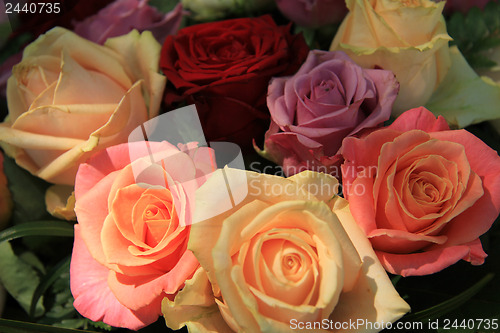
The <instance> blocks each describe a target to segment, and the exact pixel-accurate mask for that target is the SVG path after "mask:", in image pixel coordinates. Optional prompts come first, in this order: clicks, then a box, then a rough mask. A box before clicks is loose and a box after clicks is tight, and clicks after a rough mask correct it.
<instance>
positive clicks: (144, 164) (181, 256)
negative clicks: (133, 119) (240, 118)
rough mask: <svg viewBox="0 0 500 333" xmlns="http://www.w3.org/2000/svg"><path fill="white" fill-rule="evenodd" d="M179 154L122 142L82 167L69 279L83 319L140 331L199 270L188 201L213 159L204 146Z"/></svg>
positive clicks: (184, 148) (166, 148)
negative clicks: (193, 250)
mask: <svg viewBox="0 0 500 333" xmlns="http://www.w3.org/2000/svg"><path fill="white" fill-rule="evenodd" d="M181 148H182V150H179V149H177V148H176V147H175V146H173V145H171V144H169V143H167V142H161V143H160V142H149V144H148V146H146V144H145V142H135V143H129V144H121V145H117V146H113V147H110V148H107V149H106V150H103V151H101V152H99V153H97V154H96V155H94V156H93V157H92V158H91V159H90V160H89V161H88V163H85V164H82V165H81V166H80V168H79V170H78V174H77V177H76V184H75V196H76V207H75V211H76V215H77V218H78V224H77V225H75V243H74V247H73V256H72V260H71V270H70V281H71V291H72V293H73V296H74V298H75V302H74V306H75V308H76V309H77V310H78V312H80V314H82V315H83V316H85V317H87V318H89V319H91V320H93V321H103V322H105V323H107V324H109V325H112V326H118V327H126V328H130V329H139V328H141V327H143V326H146V325H148V324H150V323H152V322H154V321H156V320H157V318H158V316H159V315H160V314H161V306H160V305H161V301H162V299H163V298H164V297H167V296H170V297H172V295H174V294H175V293H176V292H177V291H178V290H179V289H180V288H182V286H183V285H184V282H185V281H186V279H188V278H190V277H191V276H192V275H193V273H194V271H195V270H196V268H197V267H198V265H199V264H198V261H197V260H196V258H195V257H194V256H193V254H192V253H191V252H190V251H188V250H187V242H188V237H189V232H190V224H191V221H192V212H193V204H194V202H193V199H194V196H193V195H194V191H195V190H196V188H197V187H198V186H199V185H201V184H202V183H203V181H204V180H205V176H204V175H208V173H209V172H211V171H213V170H212V168H211V164H210V161H211V158H213V156H211V154H212V153H211V150H210V149H209V148H201V147H200V148H196V147H195V146H193V145H192V144H188V145H186V146H182V147H181ZM132 152H133V153H132ZM129 154H130V155H131V156H135V157H137V158H136V159H134V160H132V161H131V160H130V157H129ZM151 161H158V162H155V163H152V162H151Z"/></svg>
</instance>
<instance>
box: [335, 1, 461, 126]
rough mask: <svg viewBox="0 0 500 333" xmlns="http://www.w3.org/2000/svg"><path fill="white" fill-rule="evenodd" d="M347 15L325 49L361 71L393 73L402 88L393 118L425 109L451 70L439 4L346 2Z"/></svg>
mask: <svg viewBox="0 0 500 333" xmlns="http://www.w3.org/2000/svg"><path fill="white" fill-rule="evenodd" d="M346 4H347V8H349V13H348V14H347V16H346V18H345V19H344V21H343V22H342V24H341V26H340V27H339V30H338V31H337V34H336V35H335V38H334V40H333V42H332V45H331V46H330V50H332V51H333V50H342V51H345V52H346V53H347V55H349V56H350V57H351V58H352V59H353V60H354V61H355V62H356V63H357V64H359V65H361V66H362V67H365V68H383V69H387V70H390V71H392V72H394V74H395V75H396V78H397V79H398V81H399V84H400V86H401V90H400V91H399V94H398V98H397V99H396V102H395V103H394V110H393V114H394V115H395V116H398V115H399V114H401V113H402V112H404V111H406V110H408V109H410V108H414V107H419V106H423V105H425V103H426V102H427V101H428V100H429V98H430V97H431V95H432V93H433V92H434V91H435V90H436V88H437V87H438V85H439V83H440V82H441V81H442V80H443V79H444V77H445V75H446V73H447V72H448V69H449V67H450V64H451V62H450V55H449V50H448V41H450V40H451V37H450V36H448V33H447V32H446V22H445V20H444V18H443V15H442V14H441V13H442V11H443V7H444V2H442V3H436V2H434V1H432V0H412V1H406V0H347V1H346Z"/></svg>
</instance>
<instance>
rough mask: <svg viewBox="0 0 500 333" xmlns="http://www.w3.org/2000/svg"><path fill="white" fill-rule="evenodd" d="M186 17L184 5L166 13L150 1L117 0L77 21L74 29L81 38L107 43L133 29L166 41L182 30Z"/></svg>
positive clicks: (161, 41) (160, 40)
mask: <svg viewBox="0 0 500 333" xmlns="http://www.w3.org/2000/svg"><path fill="white" fill-rule="evenodd" d="M182 16H183V10H182V4H180V3H179V4H178V5H177V6H176V7H175V8H174V9H173V10H172V11H170V12H168V13H166V14H163V13H160V12H159V11H158V10H157V9H156V8H154V7H151V6H149V5H148V0H116V1H114V2H112V3H111V4H109V5H108V6H107V7H105V8H103V9H101V10H100V11H99V12H98V13H97V14H95V15H93V16H90V17H87V18H86V19H85V20H83V21H81V22H76V23H75V24H74V25H75V28H74V31H75V32H76V33H77V34H78V35H80V36H81V37H84V38H87V39H89V40H91V41H93V42H95V43H98V44H104V42H105V41H106V40H107V39H108V38H111V37H116V36H121V35H125V34H127V33H128V32H130V31H131V30H133V29H137V30H139V31H140V32H142V31H144V30H149V31H151V32H152V33H153V36H155V38H156V39H157V40H158V41H159V42H160V43H163V41H164V40H165V37H167V36H168V35H173V34H175V33H176V32H177V30H178V29H179V26H180V24H181V20H182Z"/></svg>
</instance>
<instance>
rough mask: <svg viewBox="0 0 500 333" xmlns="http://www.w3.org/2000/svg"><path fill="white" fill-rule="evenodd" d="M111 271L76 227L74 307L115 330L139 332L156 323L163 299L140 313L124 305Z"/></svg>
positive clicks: (72, 275) (157, 300)
mask: <svg viewBox="0 0 500 333" xmlns="http://www.w3.org/2000/svg"><path fill="white" fill-rule="evenodd" d="M108 274H109V270H108V269H107V268H106V267H104V266H102V265H100V264H99V263H98V262H97V261H95V260H94V259H93V258H92V257H91V255H90V253H89V252H88V249H87V246H86V245H85V243H84V242H83V240H82V238H81V236H80V230H79V226H78V225H75V244H74V248H73V256H72V258H71V268H70V276H71V279H70V282H71V292H72V294H73V297H74V298H75V301H74V303H73V306H74V307H75V309H76V310H77V311H78V312H79V313H80V314H82V315H83V316H85V317H87V318H89V319H90V320H92V321H103V322H105V323H106V324H108V325H111V326H115V327H127V328H130V329H133V330H138V329H140V328H142V327H145V326H147V325H149V324H151V323H153V322H155V321H156V319H157V318H158V315H159V314H160V302H161V298H156V299H154V300H153V301H152V302H151V303H150V304H148V305H147V306H146V307H144V308H142V309H139V310H137V311H133V310H130V309H129V308H127V307H125V306H123V305H122V304H121V303H120V302H118V300H117V299H116V297H115V296H114V294H113V293H112V291H111V290H110V289H109V286H108V284H107V280H108Z"/></svg>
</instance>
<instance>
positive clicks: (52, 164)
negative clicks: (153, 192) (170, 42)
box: [0, 28, 165, 185]
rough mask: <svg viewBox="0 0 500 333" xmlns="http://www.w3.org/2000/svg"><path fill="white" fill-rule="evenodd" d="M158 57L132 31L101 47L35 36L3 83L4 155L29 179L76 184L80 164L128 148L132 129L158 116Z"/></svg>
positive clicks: (150, 41)
mask: <svg viewBox="0 0 500 333" xmlns="http://www.w3.org/2000/svg"><path fill="white" fill-rule="evenodd" d="M159 53H160V45H159V44H158V42H156V40H155V39H154V38H153V36H152V35H151V33H149V32H144V33H142V34H139V33H138V32H137V31H132V32H131V33H129V34H127V35H124V36H121V37H117V38H113V39H109V40H108V41H107V42H106V44H105V45H104V46H100V45H97V44H94V43H92V42H90V41H88V40H85V39H83V38H81V37H78V36H77V35H75V34H74V33H72V32H70V31H68V30H65V29H63V28H54V29H52V30H50V31H49V32H47V33H46V34H45V35H42V36H40V37H39V38H38V39H37V40H36V41H35V42H33V43H32V44H31V45H29V46H27V47H26V49H25V51H24V54H23V59H22V61H21V62H20V63H19V64H17V65H16V66H14V68H13V70H12V76H11V77H10V79H9V81H8V83H7V101H8V108H9V115H8V117H7V119H6V121H5V122H4V123H2V124H1V125H0V141H1V142H2V146H3V147H4V149H5V151H6V152H7V154H8V155H10V156H13V157H14V158H15V159H16V162H17V163H18V164H19V165H20V166H22V167H23V168H25V169H27V170H28V171H30V172H31V173H32V174H34V175H36V176H38V177H40V178H43V179H45V180H46V181H48V182H52V183H56V184H67V185H73V184H74V181H75V174H76V171H77V169H78V166H79V164H80V163H81V162H83V161H84V160H86V159H87V158H88V157H89V156H90V155H92V154H93V153H95V152H96V151H98V150H101V149H103V148H105V147H108V146H112V145H115V144H118V143H122V142H126V141H127V139H128V135H129V133H130V132H131V130H132V129H134V128H135V127H137V126H139V125H140V124H142V123H143V122H145V121H147V120H148V119H149V118H152V117H155V116H156V115H158V111H159V106H160V101H161V97H162V93H163V89H164V86H165V78H164V77H163V76H161V75H160V74H158V59H159Z"/></svg>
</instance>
